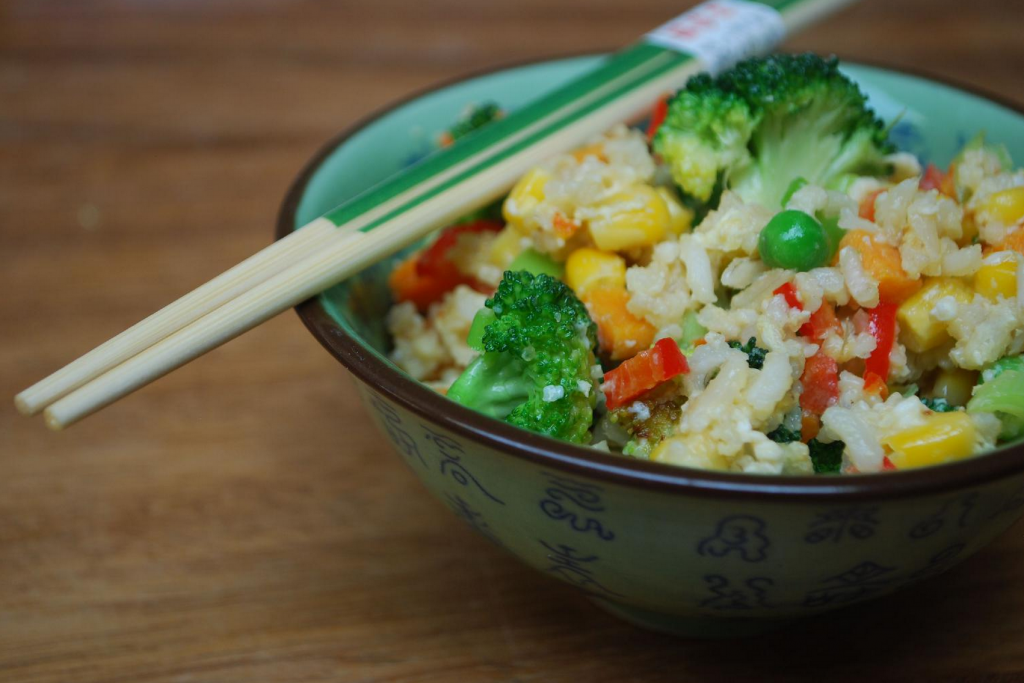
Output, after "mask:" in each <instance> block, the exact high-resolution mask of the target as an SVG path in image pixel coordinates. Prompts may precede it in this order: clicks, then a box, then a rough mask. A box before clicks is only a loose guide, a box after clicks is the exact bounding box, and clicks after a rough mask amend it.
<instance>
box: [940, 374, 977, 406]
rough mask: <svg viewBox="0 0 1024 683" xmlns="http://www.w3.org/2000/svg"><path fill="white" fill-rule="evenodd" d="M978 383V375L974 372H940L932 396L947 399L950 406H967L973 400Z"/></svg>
mask: <svg viewBox="0 0 1024 683" xmlns="http://www.w3.org/2000/svg"><path fill="white" fill-rule="evenodd" d="M977 383H978V373H977V372H974V371H972V370H963V369H961V368H953V369H951V370H940V371H939V373H938V374H937V375H936V376H935V384H933V385H932V391H931V395H932V396H933V397H935V398H944V399H946V400H947V401H948V402H949V404H950V405H954V406H962V405H967V402H968V401H969V400H971V392H972V391H973V390H974V385H975V384H977Z"/></svg>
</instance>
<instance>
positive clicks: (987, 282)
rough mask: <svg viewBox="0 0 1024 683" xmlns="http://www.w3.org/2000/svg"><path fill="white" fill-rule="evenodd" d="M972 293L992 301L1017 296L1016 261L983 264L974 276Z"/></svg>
mask: <svg viewBox="0 0 1024 683" xmlns="http://www.w3.org/2000/svg"><path fill="white" fill-rule="evenodd" d="M974 291H976V292H977V293H978V294H982V295H984V296H987V297H988V298H989V299H993V300H994V299H997V298H999V297H1000V296H1002V297H1003V298H1005V299H1009V298H1010V297H1012V296H1017V260H1016V259H1007V260H1005V261H1003V262H1002V263H992V264H983V265H982V266H981V268H979V269H978V272H977V273H975V274H974Z"/></svg>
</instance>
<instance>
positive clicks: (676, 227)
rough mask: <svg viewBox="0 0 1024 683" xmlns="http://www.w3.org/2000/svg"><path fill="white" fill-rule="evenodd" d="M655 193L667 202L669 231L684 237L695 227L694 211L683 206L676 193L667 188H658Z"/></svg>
mask: <svg viewBox="0 0 1024 683" xmlns="http://www.w3.org/2000/svg"><path fill="white" fill-rule="evenodd" d="M654 191H655V192H657V193H658V196H659V197H661V198H662V199H663V200H664V201H665V206H666V207H668V216H669V219H668V231H669V232H670V233H672V234H673V235H677V236H678V235H682V234H683V233H684V232H686V231H687V230H689V229H690V226H691V225H693V210H692V209H690V208H689V207H686V206H683V205H682V204H680V203H679V199H677V198H676V193H675V192H673V191H672V190H670V189H668V188H667V187H656V188H654Z"/></svg>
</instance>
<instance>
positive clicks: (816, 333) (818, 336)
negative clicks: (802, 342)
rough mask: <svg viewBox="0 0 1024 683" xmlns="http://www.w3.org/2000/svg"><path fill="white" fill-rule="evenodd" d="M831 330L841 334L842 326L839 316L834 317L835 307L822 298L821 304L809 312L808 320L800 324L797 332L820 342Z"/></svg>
mask: <svg viewBox="0 0 1024 683" xmlns="http://www.w3.org/2000/svg"><path fill="white" fill-rule="evenodd" d="M832 330H835V332H836V334H842V333H843V326H842V324H841V323H840V322H839V318H837V317H836V309H835V307H834V306H832V304H831V303H829V302H828V301H825V300H824V299H822V301H821V306H819V307H818V310H816V311H815V312H814V313H811V318H810V320H808V321H807V322H805V323H804V324H803V325H801V326H800V330H799V332H800V336H801V337H807V338H808V339H810V340H811V341H815V342H820V341H822V340H823V339H825V337H827V336H828V333H829V332H830V331H832Z"/></svg>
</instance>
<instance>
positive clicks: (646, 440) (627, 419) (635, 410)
mask: <svg viewBox="0 0 1024 683" xmlns="http://www.w3.org/2000/svg"><path fill="white" fill-rule="evenodd" d="M683 401H684V399H683V397H682V396H681V395H679V387H678V386H677V385H676V384H675V383H674V382H666V383H665V384H663V385H661V386H660V387H658V388H656V389H654V390H653V391H650V392H648V393H647V394H646V395H645V396H644V398H643V399H638V400H636V401H633V402H632V403H630V404H629V405H627V406H623V407H621V408H617V409H615V410H613V411H611V412H609V413H608V419H610V420H611V421H612V422H613V423H615V424H616V425H618V426H619V427H621V428H622V429H623V430H625V432H626V433H627V434H629V436H630V439H629V441H628V442H627V443H626V445H625V446H624V447H623V449H622V452H623V453H625V454H626V455H631V456H634V457H637V458H648V457H650V455H651V451H653V450H654V447H655V446H657V445H658V444H659V443H661V442H662V441H663V440H664V439H666V438H668V437H670V436H672V434H673V433H674V432H675V430H676V426H677V425H678V424H679V416H680V414H681V413H682V406H683Z"/></svg>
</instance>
